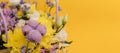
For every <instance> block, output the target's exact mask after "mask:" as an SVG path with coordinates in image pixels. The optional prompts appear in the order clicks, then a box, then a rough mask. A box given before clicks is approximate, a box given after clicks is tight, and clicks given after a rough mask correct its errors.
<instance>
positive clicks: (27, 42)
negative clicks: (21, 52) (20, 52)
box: [25, 41, 29, 53]
mask: <svg viewBox="0 0 120 53" xmlns="http://www.w3.org/2000/svg"><path fill="white" fill-rule="evenodd" d="M28 47H29V41H28V42H27V47H26V52H25V53H27V52H28Z"/></svg>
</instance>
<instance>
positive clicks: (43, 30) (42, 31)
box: [36, 24, 46, 35]
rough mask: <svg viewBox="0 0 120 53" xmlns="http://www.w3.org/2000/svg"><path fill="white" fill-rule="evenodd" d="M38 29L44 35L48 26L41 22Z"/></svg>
mask: <svg viewBox="0 0 120 53" xmlns="http://www.w3.org/2000/svg"><path fill="white" fill-rule="evenodd" d="M36 30H38V31H39V32H40V33H41V34H42V35H45V34H46V27H45V26H43V25H41V24H39V25H38V26H37V28H36Z"/></svg>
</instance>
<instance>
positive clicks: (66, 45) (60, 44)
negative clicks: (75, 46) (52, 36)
mask: <svg viewBox="0 0 120 53" xmlns="http://www.w3.org/2000/svg"><path fill="white" fill-rule="evenodd" d="M69 45H70V44H66V43H59V48H61V47H68V46H69Z"/></svg>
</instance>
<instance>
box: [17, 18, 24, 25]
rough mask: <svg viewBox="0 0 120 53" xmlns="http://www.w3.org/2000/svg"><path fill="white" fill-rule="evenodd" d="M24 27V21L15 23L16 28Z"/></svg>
mask: <svg viewBox="0 0 120 53" xmlns="http://www.w3.org/2000/svg"><path fill="white" fill-rule="evenodd" d="M24 25H25V20H22V19H21V20H19V21H18V23H17V26H18V27H22V26H24Z"/></svg>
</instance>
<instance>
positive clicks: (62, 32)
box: [55, 30, 67, 41]
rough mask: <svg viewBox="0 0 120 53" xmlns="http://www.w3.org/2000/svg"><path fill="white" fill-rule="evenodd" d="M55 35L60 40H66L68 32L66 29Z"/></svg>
mask: <svg viewBox="0 0 120 53" xmlns="http://www.w3.org/2000/svg"><path fill="white" fill-rule="evenodd" d="M55 37H56V39H57V40H58V41H66V39H67V33H66V31H65V30H61V31H60V32H59V33H58V34H57V35H56V36H55Z"/></svg>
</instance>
